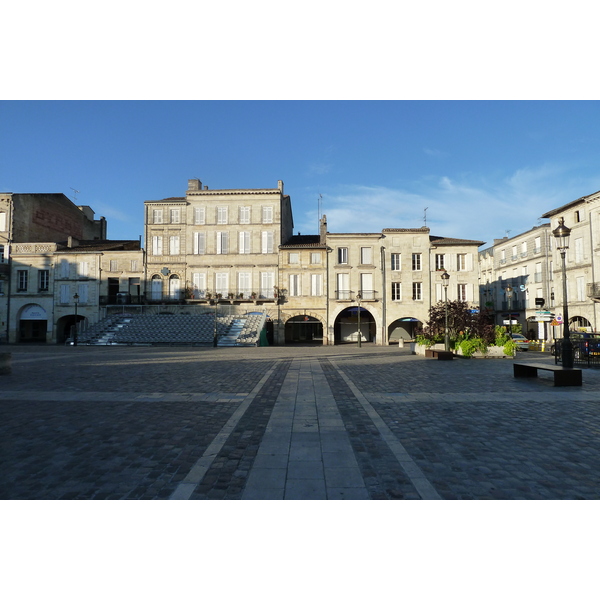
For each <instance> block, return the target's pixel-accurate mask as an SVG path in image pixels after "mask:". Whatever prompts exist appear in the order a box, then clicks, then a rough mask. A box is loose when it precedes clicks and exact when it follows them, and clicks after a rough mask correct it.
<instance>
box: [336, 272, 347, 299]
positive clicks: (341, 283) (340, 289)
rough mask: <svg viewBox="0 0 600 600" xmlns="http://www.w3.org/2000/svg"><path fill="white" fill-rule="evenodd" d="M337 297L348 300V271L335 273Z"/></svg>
mask: <svg viewBox="0 0 600 600" xmlns="http://www.w3.org/2000/svg"><path fill="white" fill-rule="evenodd" d="M337 299H338V300H350V275H349V274H348V273H338V274H337Z"/></svg>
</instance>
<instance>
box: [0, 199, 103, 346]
mask: <svg viewBox="0 0 600 600" xmlns="http://www.w3.org/2000/svg"><path fill="white" fill-rule="evenodd" d="M69 237H72V238H75V237H76V238H78V239H81V238H85V239H90V240H102V239H105V238H106V220H105V219H104V217H101V218H100V219H94V212H93V211H92V209H91V208H90V207H89V206H77V205H75V204H74V203H73V202H71V200H69V198H67V197H66V196H65V195H64V194H13V193H0V340H8V341H11V342H13V341H17V340H21V339H22V340H31V341H46V340H54V339H55V336H54V325H53V318H52V316H51V315H53V310H54V309H53V305H52V294H53V281H54V278H53V263H54V258H53V253H54V252H55V250H56V248H57V244H58V243H60V242H63V243H64V242H65V240H67V238H69Z"/></svg>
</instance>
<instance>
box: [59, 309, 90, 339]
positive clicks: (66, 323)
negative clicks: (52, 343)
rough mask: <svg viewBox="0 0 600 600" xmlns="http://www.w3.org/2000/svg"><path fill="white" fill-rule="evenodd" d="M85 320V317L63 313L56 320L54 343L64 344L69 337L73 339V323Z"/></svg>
mask: <svg viewBox="0 0 600 600" xmlns="http://www.w3.org/2000/svg"><path fill="white" fill-rule="evenodd" d="M83 320H85V317H83V316H81V315H77V320H75V315H74V314H73V315H65V316H64V317H61V318H60V319H58V321H57V322H56V343H57V344H64V343H65V342H66V341H67V340H68V339H69V338H71V339H73V335H74V331H73V328H74V327H75V323H79V322H81V321H83Z"/></svg>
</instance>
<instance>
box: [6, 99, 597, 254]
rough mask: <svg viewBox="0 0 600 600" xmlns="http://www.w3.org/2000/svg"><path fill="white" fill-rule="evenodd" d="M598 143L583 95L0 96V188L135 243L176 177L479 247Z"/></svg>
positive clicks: (593, 183)
mask: <svg viewBox="0 0 600 600" xmlns="http://www.w3.org/2000/svg"><path fill="white" fill-rule="evenodd" d="M598 139H600V104H599V103H598V102H596V101H335V100H325V101H3V102H1V103H0V140H1V142H2V143H1V144H0V190H1V191H12V192H62V193H64V194H66V195H67V196H69V197H70V198H71V199H73V200H76V202H77V203H78V204H87V205H89V206H91V207H92V209H94V210H95V211H96V214H97V216H100V215H102V216H105V217H106V218H107V219H108V223H109V236H110V237H111V238H113V239H136V238H138V236H139V235H141V234H142V233H143V202H144V200H155V199H160V198H165V197H169V196H178V195H183V194H184V193H185V189H186V187H187V180H188V179H191V178H195V177H197V178H199V179H201V181H202V182H203V184H204V185H208V186H209V187H210V188H211V189H218V188H254V187H276V186H277V180H279V179H282V180H283V181H284V183H285V191H286V193H288V194H290V196H291V198H292V205H293V210H294V219H295V232H296V233H298V232H300V233H303V234H309V233H316V231H317V221H318V198H319V195H321V196H322V203H321V210H322V212H323V213H325V214H327V217H328V224H329V230H330V231H332V232H356V231H365V232H369V231H379V230H381V229H382V228H384V227H420V226H422V225H424V223H425V221H424V217H425V215H426V218H427V225H428V226H429V227H430V228H431V231H432V234H434V235H443V236H451V237H460V238H466V239H476V240H481V241H484V242H486V243H490V242H491V241H492V240H493V239H494V238H500V237H503V236H504V235H506V232H507V231H508V232H509V234H508V235H509V236H512V235H516V234H518V233H520V232H523V231H526V230H527V229H530V228H531V227H533V226H535V225H537V224H538V223H539V222H540V220H539V219H540V216H541V214H543V213H544V212H546V211H548V210H550V209H552V208H555V207H557V206H560V205H562V204H564V203H567V202H570V201H571V200H575V199H576V198H579V197H580V196H583V195H586V194H590V193H592V192H595V191H597V190H599V189H600V170H599V169H598V165H600V150H599V149H598V144H597V140H598ZM73 189H76V190H78V191H79V192H78V193H77V194H75V192H74V191H73ZM425 209H427V210H426V211H425Z"/></svg>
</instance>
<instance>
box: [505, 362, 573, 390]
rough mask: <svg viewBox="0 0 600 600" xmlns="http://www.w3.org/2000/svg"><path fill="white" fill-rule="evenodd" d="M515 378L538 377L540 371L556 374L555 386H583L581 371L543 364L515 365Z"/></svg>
mask: <svg viewBox="0 0 600 600" xmlns="http://www.w3.org/2000/svg"><path fill="white" fill-rule="evenodd" d="M513 369H514V375H515V377H537V376H538V373H537V372H538V369H541V370H542V371H552V372H553V373H554V385H555V386H564V385H581V369H566V368H565V367H563V366H561V365H546V364H542V363H514V364H513Z"/></svg>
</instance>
